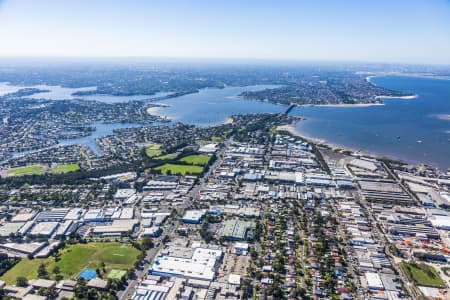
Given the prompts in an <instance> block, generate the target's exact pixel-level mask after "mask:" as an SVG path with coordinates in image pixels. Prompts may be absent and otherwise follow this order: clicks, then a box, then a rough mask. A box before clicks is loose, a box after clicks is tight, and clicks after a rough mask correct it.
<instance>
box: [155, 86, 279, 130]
mask: <svg viewBox="0 0 450 300" xmlns="http://www.w3.org/2000/svg"><path fill="white" fill-rule="evenodd" d="M276 87H278V86H277V85H255V86H244V87H226V88H223V89H217V88H205V89H201V90H200V91H199V92H198V93H194V94H188V95H184V96H180V97H176V98H171V99H168V100H164V101H161V104H164V105H168V106H167V107H161V108H158V109H155V110H154V113H155V114H157V115H163V116H166V117H168V118H169V119H171V120H172V121H174V122H183V123H187V124H194V125H198V126H210V125H217V124H221V123H224V122H225V121H226V120H227V118H228V117H229V116H231V115H238V114H253V113H278V112H281V111H283V110H284V109H286V107H285V106H283V105H275V104H272V103H268V102H260V101H256V100H246V99H243V98H241V97H238V95H240V94H241V93H242V92H244V91H259V90H264V89H273V88H276Z"/></svg>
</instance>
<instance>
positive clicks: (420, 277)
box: [400, 262, 445, 287]
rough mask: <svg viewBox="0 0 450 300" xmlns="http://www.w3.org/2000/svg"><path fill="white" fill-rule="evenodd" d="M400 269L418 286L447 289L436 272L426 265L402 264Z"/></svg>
mask: <svg viewBox="0 0 450 300" xmlns="http://www.w3.org/2000/svg"><path fill="white" fill-rule="evenodd" d="M400 267H401V269H402V271H403V273H405V275H406V276H407V277H408V279H409V280H411V281H413V282H415V283H416V284H417V285H424V286H431V287H445V283H444V281H443V280H442V278H441V277H439V274H438V273H437V272H436V270H435V269H434V268H433V267H432V266H429V265H426V264H424V263H418V264H417V263H407V262H402V263H400Z"/></svg>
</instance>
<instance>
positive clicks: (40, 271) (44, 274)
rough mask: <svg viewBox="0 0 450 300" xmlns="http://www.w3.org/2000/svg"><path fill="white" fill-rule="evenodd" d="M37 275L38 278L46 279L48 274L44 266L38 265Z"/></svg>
mask: <svg viewBox="0 0 450 300" xmlns="http://www.w3.org/2000/svg"><path fill="white" fill-rule="evenodd" d="M37 273H38V277H39V278H44V279H45V278H48V272H47V269H46V268H45V265H44V264H40V265H39V268H38V271H37Z"/></svg>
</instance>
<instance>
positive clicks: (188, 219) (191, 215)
mask: <svg viewBox="0 0 450 300" xmlns="http://www.w3.org/2000/svg"><path fill="white" fill-rule="evenodd" d="M205 216H206V210H205V209H199V210H187V211H186V213H185V214H184V216H183V219H182V221H183V222H184V223H189V224H200V223H201V222H202V221H203V219H204V218H205Z"/></svg>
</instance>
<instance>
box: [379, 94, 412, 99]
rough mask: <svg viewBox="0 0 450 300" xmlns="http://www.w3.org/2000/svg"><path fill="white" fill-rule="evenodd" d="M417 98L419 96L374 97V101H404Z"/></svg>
mask: <svg viewBox="0 0 450 300" xmlns="http://www.w3.org/2000/svg"><path fill="white" fill-rule="evenodd" d="M417 98H419V95H417V94H415V95H409V96H383V95H381V96H375V99H404V100H412V99H417Z"/></svg>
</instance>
